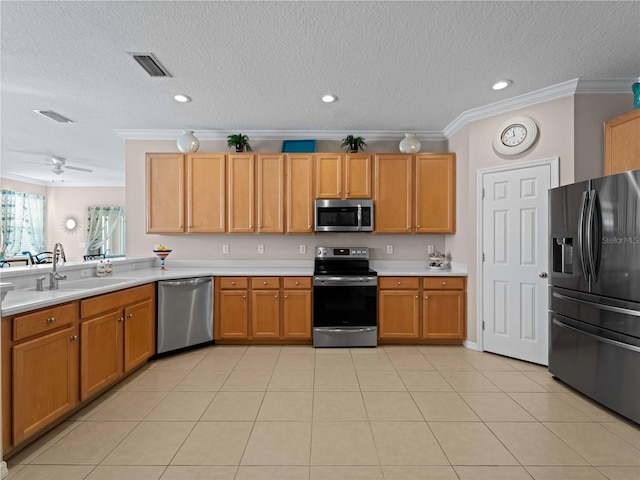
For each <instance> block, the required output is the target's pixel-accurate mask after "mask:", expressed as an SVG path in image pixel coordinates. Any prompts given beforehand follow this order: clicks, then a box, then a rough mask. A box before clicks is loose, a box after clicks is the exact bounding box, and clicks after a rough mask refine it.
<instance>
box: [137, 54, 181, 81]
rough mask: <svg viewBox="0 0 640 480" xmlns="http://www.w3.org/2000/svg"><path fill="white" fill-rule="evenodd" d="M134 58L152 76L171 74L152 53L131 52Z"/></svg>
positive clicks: (167, 75) (168, 75)
mask: <svg viewBox="0 0 640 480" xmlns="http://www.w3.org/2000/svg"><path fill="white" fill-rule="evenodd" d="M129 55H131V56H132V57H133V59H134V60H135V61H136V62H138V63H139V64H140V66H141V67H142V68H144V70H145V71H146V72H147V73H148V74H149V75H150V76H152V77H170V76H171V74H170V73H169V72H168V71H167V69H166V68H164V66H162V64H161V63H160V62H159V61H158V59H157V58H156V57H154V56H153V54H152V53H130V54H129Z"/></svg>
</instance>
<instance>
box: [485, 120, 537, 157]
mask: <svg viewBox="0 0 640 480" xmlns="http://www.w3.org/2000/svg"><path fill="white" fill-rule="evenodd" d="M536 138H538V126H537V125H536V122H534V121H533V119H532V118H530V117H513V118H510V119H508V120H506V121H504V122H502V124H500V126H499V127H498V129H497V130H496V131H495V133H494V135H493V148H494V150H495V151H496V152H497V153H499V154H500V155H517V154H519V153H522V152H524V151H525V150H528V149H529V148H530V147H531V146H532V145H533V144H534V142H535V141H536Z"/></svg>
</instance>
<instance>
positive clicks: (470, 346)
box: [462, 340, 480, 352]
mask: <svg viewBox="0 0 640 480" xmlns="http://www.w3.org/2000/svg"><path fill="white" fill-rule="evenodd" d="M462 345H463V346H464V347H465V348H468V349H469V350H475V351H477V352H479V351H480V349H479V348H478V344H477V343H476V342H470V341H468V340H463V342H462Z"/></svg>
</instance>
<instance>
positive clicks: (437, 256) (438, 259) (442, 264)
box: [429, 252, 449, 270]
mask: <svg viewBox="0 0 640 480" xmlns="http://www.w3.org/2000/svg"><path fill="white" fill-rule="evenodd" d="M448 268H449V266H448V265H447V259H446V257H445V256H444V254H442V253H440V252H435V253H432V254H431V255H429V270H446V269H448Z"/></svg>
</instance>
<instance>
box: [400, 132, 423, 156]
mask: <svg viewBox="0 0 640 480" xmlns="http://www.w3.org/2000/svg"><path fill="white" fill-rule="evenodd" d="M421 146H422V145H421V144H420V141H419V140H418V139H417V138H416V134H415V133H405V134H404V138H403V139H402V140H400V151H401V152H402V153H418V152H419V151H420V147H421Z"/></svg>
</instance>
